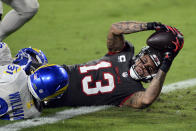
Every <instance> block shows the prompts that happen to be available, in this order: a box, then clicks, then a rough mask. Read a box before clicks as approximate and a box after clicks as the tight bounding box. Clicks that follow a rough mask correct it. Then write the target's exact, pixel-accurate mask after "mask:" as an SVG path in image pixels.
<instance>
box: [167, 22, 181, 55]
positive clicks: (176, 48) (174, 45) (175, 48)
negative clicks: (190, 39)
mask: <svg viewBox="0 0 196 131" xmlns="http://www.w3.org/2000/svg"><path fill="white" fill-rule="evenodd" d="M166 28H167V30H166V31H167V32H171V33H172V34H173V35H174V36H175V40H174V41H172V45H171V46H169V47H168V48H169V50H171V51H172V53H173V55H174V56H176V55H177V54H178V53H179V51H180V50H181V49H182V47H183V45H184V37H183V34H182V33H181V32H180V31H179V30H178V29H176V28H175V27H171V26H168V25H166Z"/></svg>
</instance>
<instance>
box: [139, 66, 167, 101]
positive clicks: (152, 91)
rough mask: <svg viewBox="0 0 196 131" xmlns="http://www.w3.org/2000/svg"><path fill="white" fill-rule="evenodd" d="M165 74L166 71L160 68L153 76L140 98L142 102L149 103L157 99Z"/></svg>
mask: <svg viewBox="0 0 196 131" xmlns="http://www.w3.org/2000/svg"><path fill="white" fill-rule="evenodd" d="M165 76H166V73H165V72H163V71H162V70H159V71H158V72H157V74H156V76H155V77H154V78H153V80H152V82H151V83H150V85H149V87H148V88H147V89H146V91H145V93H144V96H143V100H142V102H143V103H144V104H151V103H153V102H154V101H155V100H156V99H157V97H158V96H159V94H160V92H161V89H162V86H163V83H164V81H165Z"/></svg>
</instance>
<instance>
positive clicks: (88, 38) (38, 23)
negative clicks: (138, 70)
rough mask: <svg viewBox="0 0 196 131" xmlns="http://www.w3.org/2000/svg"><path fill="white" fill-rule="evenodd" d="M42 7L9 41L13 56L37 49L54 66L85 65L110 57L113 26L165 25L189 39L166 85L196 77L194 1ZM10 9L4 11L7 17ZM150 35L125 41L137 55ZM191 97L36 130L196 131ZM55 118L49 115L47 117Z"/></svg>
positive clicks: (60, 1)
mask: <svg viewBox="0 0 196 131" xmlns="http://www.w3.org/2000/svg"><path fill="white" fill-rule="evenodd" d="M39 3H40V9H39V12H38V14H37V15H35V17H34V18H33V19H32V20H31V21H30V22H28V23H27V24H25V25H24V26H23V27H22V28H21V29H20V30H18V31H17V32H15V33H14V34H12V35H11V36H9V37H8V38H7V39H6V40H5V42H6V43H7V44H8V45H9V46H10V48H11V50H12V54H13V56H14V54H16V53H17V51H18V50H19V49H21V48H24V47H29V46H32V47H36V48H39V49H41V50H42V51H43V52H44V53H45V54H46V56H47V57H48V60H49V63H56V64H68V65H69V64H78V63H83V62H87V61H89V60H93V59H98V58H100V57H102V56H103V55H104V54H105V53H106V52H107V49H106V36H107V33H108V30H109V28H110V25H111V24H112V23H114V22H119V21H126V20H131V21H145V22H148V21H160V22H162V23H164V24H168V25H172V26H176V27H177V28H179V29H180V30H181V31H182V32H183V34H184V37H185V44H184V48H183V50H182V51H181V52H180V53H179V55H178V56H177V57H176V59H175V61H174V62H173V65H172V67H171V69H170V71H169V73H168V74H167V78H166V81H165V83H166V84H169V83H173V82H176V81H181V80H185V79H189V78H195V77H196V68H195V65H196V61H195V60H194V59H195V58H196V53H195V50H196V47H195V43H194V42H195V36H196V33H195V32H194V30H195V28H196V22H195V21H196V17H195V12H196V9H195V5H196V1H195V0H164V1H163V0H154V1H149V0H137V1H130V0H119V1H115V0H56V1H54V0H40V1H39ZM9 9H10V8H8V7H7V6H5V10H4V12H5V13H6V12H7V11H8V10H9ZM5 13H4V14H5ZM151 33H152V31H146V32H140V33H135V34H131V35H126V39H128V40H129V41H131V42H132V43H133V44H134V46H135V49H136V53H137V52H138V51H139V50H140V49H141V47H143V46H145V43H146V39H147V37H148V36H149V35H150V34H151ZM187 92H189V91H188V90H186V91H185V92H175V93H173V94H171V95H161V99H160V100H159V101H157V102H156V103H155V104H153V105H152V106H151V107H150V108H148V109H146V110H134V109H129V108H112V109H110V110H108V111H101V112H98V113H93V114H90V115H84V116H79V117H76V118H73V119H70V120H65V121H61V122H59V123H57V124H52V125H47V126H41V127H36V128H32V130H50V129H53V130H62V129H63V130H65V129H66V130H119V129H121V130H137V131H140V130H149V131H153V130H154V131H155V130H156V131H157V130H160V131H165V130H169V131H170V130H171V131H174V130H182V131H183V130H187V129H189V130H190V131H191V130H195V128H196V127H195V122H196V116H195V108H196V107H195V100H194V99H195V90H194V89H191V90H190V93H187ZM186 93H187V94H186ZM190 94H192V95H190ZM189 95H190V96H189ZM57 110H60V109H57ZM54 112H55V110H45V111H44V114H43V115H50V114H52V113H54ZM7 123H10V122H7V121H0V125H5V124H7ZM27 130H28V129H27Z"/></svg>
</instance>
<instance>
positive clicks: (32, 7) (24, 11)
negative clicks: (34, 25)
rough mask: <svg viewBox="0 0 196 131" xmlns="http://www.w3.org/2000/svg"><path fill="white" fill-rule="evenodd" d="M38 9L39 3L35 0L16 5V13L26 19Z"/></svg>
mask: <svg viewBox="0 0 196 131" xmlns="http://www.w3.org/2000/svg"><path fill="white" fill-rule="evenodd" d="M38 9H39V3H38V2H37V0H31V3H26V4H25V6H23V7H18V10H16V11H17V12H18V14H19V15H20V16H22V17H23V18H26V19H31V18H32V17H33V16H34V15H35V14H36V13H37V12H38Z"/></svg>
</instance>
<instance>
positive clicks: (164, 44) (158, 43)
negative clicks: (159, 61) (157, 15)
mask: <svg viewBox="0 0 196 131" xmlns="http://www.w3.org/2000/svg"><path fill="white" fill-rule="evenodd" d="M175 39H176V37H175V36H174V35H173V34H172V33H171V32H165V31H156V32H155V33H153V34H152V35H150V36H149V37H148V39H147V40H146V43H147V45H149V46H150V47H153V48H155V49H157V50H165V49H167V48H169V47H170V48H172V46H174V44H172V41H176V40H175Z"/></svg>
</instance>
